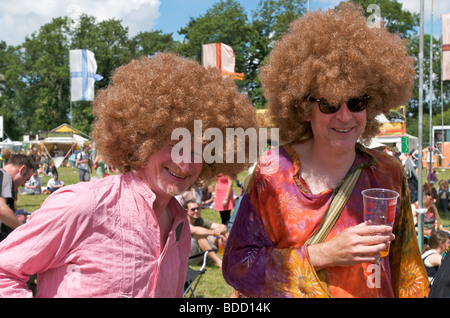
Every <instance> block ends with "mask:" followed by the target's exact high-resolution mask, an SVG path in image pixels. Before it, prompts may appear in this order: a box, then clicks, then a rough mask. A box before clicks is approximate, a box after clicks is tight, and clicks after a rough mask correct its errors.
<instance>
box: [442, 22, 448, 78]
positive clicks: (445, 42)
mask: <svg viewBox="0 0 450 318" xmlns="http://www.w3.org/2000/svg"><path fill="white" fill-rule="evenodd" d="M441 21H442V22H441V23H442V80H443V81H448V80H450V13H446V14H443V15H442V19H441Z"/></svg>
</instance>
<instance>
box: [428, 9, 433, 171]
mask: <svg viewBox="0 0 450 318" xmlns="http://www.w3.org/2000/svg"><path fill="white" fill-rule="evenodd" d="M428 94H429V97H430V173H432V171H433V154H434V134H433V0H431V23H430V91H429V92H428Z"/></svg>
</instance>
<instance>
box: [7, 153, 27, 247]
mask: <svg viewBox="0 0 450 318" xmlns="http://www.w3.org/2000/svg"><path fill="white" fill-rule="evenodd" d="M34 169H35V163H34V162H33V159H32V158H31V157H28V156H26V155H23V154H19V155H12V156H11V157H10V158H9V160H8V162H7V164H6V165H5V167H4V168H3V169H0V179H1V182H0V221H1V231H0V241H2V240H3V239H5V238H6V237H7V236H8V235H9V234H10V233H11V232H12V231H13V230H14V229H15V228H17V227H19V226H20V225H22V223H21V222H20V221H19V220H17V218H16V216H15V214H14V212H15V211H16V205H15V200H16V199H17V197H16V191H17V188H18V187H21V186H24V185H25V182H26V181H28V179H30V177H31V175H32V174H33V171H34Z"/></svg>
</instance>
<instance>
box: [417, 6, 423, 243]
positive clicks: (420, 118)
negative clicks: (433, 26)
mask: <svg viewBox="0 0 450 318" xmlns="http://www.w3.org/2000/svg"><path fill="white" fill-rule="evenodd" d="M423 8H424V0H420V37H419V162H418V164H419V180H418V181H419V182H418V188H419V189H418V194H419V208H423V194H422V192H423V191H422V146H423V126H422V125H423ZM419 234H420V233H419ZM417 239H418V241H419V248H422V245H423V235H418V238H417Z"/></svg>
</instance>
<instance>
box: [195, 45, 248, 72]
mask: <svg viewBox="0 0 450 318" xmlns="http://www.w3.org/2000/svg"><path fill="white" fill-rule="evenodd" d="M202 52H203V53H202V60H203V66H204V67H209V66H213V67H216V68H217V69H218V70H219V71H220V72H221V73H222V74H223V75H226V76H231V77H232V78H234V79H240V80H242V79H244V74H243V73H235V72H234V67H235V64H236V57H235V55H234V51H233V48H232V47H231V46H228V45H226V44H223V43H210V44H203V45H202Z"/></svg>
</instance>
